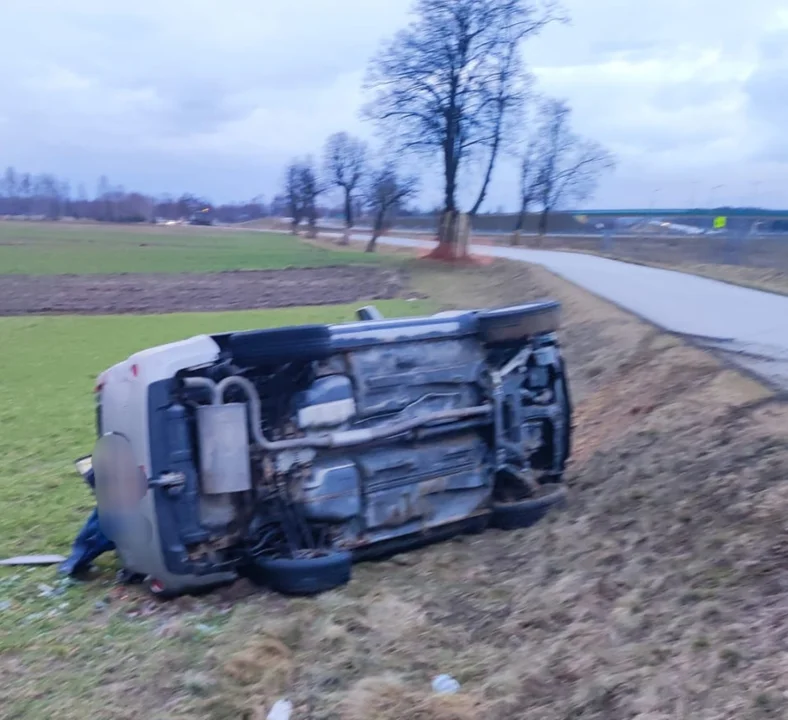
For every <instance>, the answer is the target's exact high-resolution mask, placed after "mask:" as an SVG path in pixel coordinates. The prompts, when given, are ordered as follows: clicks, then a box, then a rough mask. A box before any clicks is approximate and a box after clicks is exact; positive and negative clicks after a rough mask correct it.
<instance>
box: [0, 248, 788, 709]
mask: <svg viewBox="0 0 788 720" xmlns="http://www.w3.org/2000/svg"><path fill="white" fill-rule="evenodd" d="M42 247H43V246H42ZM329 252H330V251H329ZM349 255H350V253H349V252H348V253H347V254H346V252H345V251H343V252H342V253H341V256H342V258H343V260H344V259H345V258H347V257H348V256H349ZM406 269H407V275H408V277H409V278H410V280H411V282H412V285H413V289H414V290H416V291H418V292H419V293H423V294H425V295H428V296H429V297H430V300H428V301H418V302H406V301H386V302H380V303H378V304H379V306H380V307H381V309H382V310H383V311H384V313H385V314H387V315H395V314H404V313H421V312H425V311H432V310H433V309H438V308H449V307H483V306H490V305H501V304H514V303H518V302H522V301H525V300H528V299H533V298H537V297H544V296H546V295H548V296H553V297H557V298H558V299H560V300H561V301H562V303H563V305H564V310H565V312H564V323H563V328H562V331H561V339H562V342H563V344H564V347H565V352H566V357H567V360H568V367H569V371H570V378H571V382H572V388H573V395H574V400H575V404H576V426H577V430H576V434H575V442H574V445H575V450H574V459H573V461H572V465H571V467H570V469H569V473H568V485H569V487H570V490H571V495H572V496H571V499H570V502H569V505H568V507H567V509H566V510H564V511H562V512H559V513H554V514H553V515H551V517H549V518H548V519H547V520H546V521H544V522H542V523H540V524H539V525H537V526H535V527H533V528H530V529H528V530H523V531H517V532H513V533H503V532H496V531H488V532H486V533H485V534H483V535H481V536H478V537H472V538H459V539H457V540H456V541H455V542H447V543H442V544H440V545H437V546H433V547H429V548H426V549H424V550H420V551H417V552H413V553H410V554H408V555H406V556H402V557H397V558H394V559H392V560H389V561H386V562H382V563H365V564H361V565H358V566H356V567H355V568H354V571H353V580H352V581H351V583H350V584H349V585H348V586H347V587H344V588H342V589H340V590H338V591H335V592H331V593H327V594H325V595H322V596H320V597H318V598H314V599H287V598H283V597H281V596H278V595H274V594H271V593H267V592H264V591H261V590H258V589H252V588H251V587H250V586H248V585H247V584H245V583H243V582H240V583H236V585H235V586H233V587H232V588H229V589H227V590H220V591H217V592H214V593H212V594H210V595H208V596H205V597H200V598H183V599H179V600H178V601H175V602H172V603H157V602H155V601H152V600H151V599H150V598H149V597H148V596H147V595H146V594H145V593H144V592H142V591H139V590H136V589H127V588H123V587H115V586H113V583H112V569H113V567H114V560H113V558H112V556H109V557H107V558H104V559H102V560H101V563H100V572H99V574H98V576H97V578H96V579H94V580H93V581H92V582H89V583H86V584H79V583H67V582H61V581H59V580H58V579H57V576H56V575H55V573H54V571H53V570H52V569H51V568H47V569H29V570H24V569H13V568H12V569H0V678H1V680H0V717H2V718H3V719H4V720H5V719H6V718H9V719H12V718H13V719H14V720H28V719H29V720H38V718H45V717H54V718H58V720H72V719H73V720H77V719H80V720H81V719H82V718H85V717H90V718H93V717H95V718H102V719H103V718H107V719H112V720H136V719H137V718H153V719H156V720H165V719H166V720H185V719H186V718H189V719H190V720H192V719H194V718H199V719H201V720H237V719H238V718H242V719H243V720H264V718H265V717H266V715H267V713H268V709H269V708H270V706H271V704H272V703H273V702H274V701H275V700H276V699H277V698H279V697H282V696H283V695H286V696H288V697H289V698H290V699H292V700H293V702H294V704H295V706H296V707H295V711H294V713H293V720H305V719H307V718H308V719H309V720H370V719H371V718H374V719H375V720H402V719H403V718H414V719H415V720H477V719H478V718H480V717H484V718H485V719H486V720H511V719H512V718H518V719H519V718H522V720H581V719H582V720H619V719H621V720H623V718H633V719H634V718H637V719H638V720H668V719H669V718H670V719H676V720H679V719H682V720H694V719H695V718H699V719H700V718H703V719H704V720H771V719H773V718H780V717H788V675H786V672H785V658H786V655H785V647H786V646H788V626H786V624H785V623H784V621H783V620H784V618H785V617H786V615H787V614H788V601H786V596H785V588H786V587H788V567H786V563H785V558H786V557H788V548H787V547H786V542H785V540H784V530H785V517H786V515H788V491H786V485H785V482H784V478H785V477H786V475H788V409H786V406H785V404H784V403H781V402H779V401H778V400H776V399H775V398H773V397H771V396H770V393H769V392H768V391H767V390H766V389H764V388H763V387H761V386H759V385H758V384H757V383H754V382H753V381H751V380H749V379H746V378H743V377H741V376H740V375H738V374H736V373H734V372H731V371H729V370H727V369H726V368H724V367H723V366H721V365H720V364H719V363H718V362H717V361H716V360H715V359H714V358H713V357H711V356H710V355H708V354H705V353H702V352H700V351H697V350H694V349H692V348H689V347H687V346H685V345H683V344H682V343H681V342H680V341H679V340H678V339H676V338H673V337H669V336H666V335H664V334H662V333H660V332H658V331H656V330H655V329H654V328H652V327H650V326H648V325H645V324H643V323H641V322H639V321H638V320H636V319H635V318H633V317H632V316H630V315H628V314H626V313H623V312H621V311H619V310H617V309H615V308H613V307H612V306H610V305H609V304H607V303H605V302H602V301H600V300H599V299H597V298H594V297H593V296H590V295H589V294H588V293H585V292H583V291H581V290H579V289H578V288H576V287H573V286H571V285H569V284H568V283H565V282H563V281H561V280H559V279H557V278H555V277H554V276H552V275H550V274H549V273H547V272H546V271H544V270H542V269H540V268H533V267H528V266H526V265H521V264H508V263H502V262H496V263H494V264H493V265H491V266H489V267H484V268H464V269H449V268H447V267H446V266H444V265H436V264H434V263H428V262H424V261H421V262H407V264H406ZM354 307H355V306H342V307H337V306H333V307H321V308H296V309H290V310H275V311H265V312H261V311H256V312H243V313H223V314H186V315H164V316H156V317H144V318H142V317H135V316H130V317H128V316H127V317H80V318H78V317H56V318H55V317H52V318H39V317H20V318H0V348H2V351H0V427H2V433H0V554H4V553H6V552H8V553H16V552H21V551H25V552H28V551H29V552H33V551H43V552H65V551H66V550H67V547H68V544H69V542H70V541H71V539H72V537H73V534H74V532H75V531H76V530H77V529H78V528H79V526H80V524H81V523H82V522H83V520H84V518H85V515H86V513H87V512H88V511H89V510H90V508H91V506H92V499H91V496H90V494H89V492H88V490H87V489H86V488H85V487H84V485H83V484H82V483H81V481H80V480H79V479H78V478H77V477H76V476H75V475H74V473H73V470H72V467H71V462H72V460H73V458H74V457H75V456H76V455H78V454H80V453H82V452H89V451H90V448H91V445H92V442H93V408H92V406H91V401H92V398H91V389H92V384H93V380H94V378H95V375H96V373H97V372H98V371H100V370H101V369H103V368H104V367H106V366H107V365H109V364H110V363H112V362H114V361H116V360H118V359H121V358H124V357H126V356H127V355H128V354H129V353H131V352H133V351H134V350H136V349H139V348H143V347H147V346H150V345H153V344H156V343H160V342H165V341H168V340H171V339H176V338H178V337H184V336H188V335H192V334H195V333H200V332H211V331H214V330H221V329H236V328H237V329H243V328H247V327H254V326H259V325H270V324H289V323H295V322H311V321H331V320H341V319H349V318H350V316H351V313H352V310H353V309H354ZM438 673H450V674H452V675H453V676H454V677H456V678H457V679H458V680H459V681H460V683H461V684H462V691H461V692H460V693H458V694H457V695H453V696H439V695H436V694H434V693H432V692H431V691H430V680H431V678H432V677H434V675H437V674H438Z"/></svg>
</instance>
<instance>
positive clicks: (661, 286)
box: [359, 236, 788, 390]
mask: <svg viewBox="0 0 788 720" xmlns="http://www.w3.org/2000/svg"><path fill="white" fill-rule="evenodd" d="M359 239H364V236H359ZM378 242H380V243H385V244H389V245H398V246H408V247H425V248H429V247H434V243H430V242H425V241H423V240H415V239H411V238H396V237H382V238H380V239H379V241H378ZM471 251H472V252H473V253H474V254H476V255H490V256H495V257H503V258H507V259H510V260H520V261H522V262H530V263H535V264H538V265H543V266H544V267H546V268H547V269H548V270H551V271H552V272H554V273H555V274H556V275H560V276H561V277H563V278H565V279H567V280H569V281H571V282H573V283H575V284H576V285H580V286H581V287H584V288H586V289H587V290H590V291H591V292H593V293H595V294H596V295H599V296H601V297H603V298H606V299H608V300H610V301H612V302H614V303H616V304H617V305H619V306H621V307H623V308H626V309H627V310H630V311H632V312H634V313H636V314H638V315H640V316H641V317H643V318H645V319H647V320H650V321H651V322H653V323H654V324H655V325H658V326H660V327H662V328H665V329H666V330H669V331H671V332H675V333H681V334H683V335H690V336H693V337H694V339H695V340H696V341H698V342H700V343H701V344H703V345H705V346H707V347H709V348H711V349H714V350H717V351H720V352H722V353H724V354H725V355H726V356H727V357H728V358H729V359H730V360H731V361H733V362H734V363H736V364H738V365H740V366H742V367H744V368H746V369H748V370H750V371H752V372H754V373H756V374H757V375H759V376H761V377H762V378H764V379H765V380H767V381H769V382H771V383H772V384H774V385H777V386H780V387H782V388H784V389H786V390H788V297H785V296H782V295H775V294H772V293H768V292H762V291H759V290H750V289H748V288H743V287H738V286H735V285H730V284H727V283H723V282H718V281H716V280H709V279H707V278H702V277H698V276H696V275H689V274H687V273H681V272H674V271H671V270H661V269H658V268H650V267H645V266H642V265H633V264H631V263H625V262H619V261H617V260H608V259H607V258H600V257H596V256H593V255H583V254H580V253H569V252H555V251H550V250H525V249H521V248H510V247H498V246H488V245H473V246H472V249H471Z"/></svg>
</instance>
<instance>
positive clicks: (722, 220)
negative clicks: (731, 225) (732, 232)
mask: <svg viewBox="0 0 788 720" xmlns="http://www.w3.org/2000/svg"><path fill="white" fill-rule="evenodd" d="M727 226H728V218H726V217H722V216H720V217H715V218H714V229H715V230H724V229H725V228H726V227H727Z"/></svg>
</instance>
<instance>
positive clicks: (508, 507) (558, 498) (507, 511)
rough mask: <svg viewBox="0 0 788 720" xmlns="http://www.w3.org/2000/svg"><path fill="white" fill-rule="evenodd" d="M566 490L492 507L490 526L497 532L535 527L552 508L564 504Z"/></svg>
mask: <svg viewBox="0 0 788 720" xmlns="http://www.w3.org/2000/svg"><path fill="white" fill-rule="evenodd" d="M566 497H567V493H566V488H564V487H558V488H556V489H555V490H554V491H553V492H551V493H550V494H549V495H543V496H542V497H538V498H532V499H528V500H520V501H518V502H511V503H495V504H494V505H493V510H492V517H491V518H490V526H491V527H494V528H497V529H498V530H520V529H522V528H528V527H531V526H532V525H536V523H538V522H539V521H540V520H541V519H542V518H544V516H545V515H547V513H548V512H550V510H551V509H552V508H554V507H560V506H562V505H564V504H565V503H566Z"/></svg>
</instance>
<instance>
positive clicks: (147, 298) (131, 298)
mask: <svg viewBox="0 0 788 720" xmlns="http://www.w3.org/2000/svg"><path fill="white" fill-rule="evenodd" d="M406 284H407V282H406V279H405V278H404V277H403V276H402V274H401V272H399V271H398V270H397V269H393V268H379V267H369V266H351V265H348V266H337V267H323V268H313V269H291V270H244V271H237V272H221V273H205V274H181V275H167V274H128V275H48V276H30V275H0V315H27V314H38V315H42V314H85V315H87V314H122V313H162V312H187V311H189V312H197V311H221V310H246V309H254V308H277V307H296V306H302V305H332V304H343V303H350V302H355V301H357V300H361V299H365V300H386V299H392V298H396V297H401V295H402V293H403V291H404V289H405V287H406Z"/></svg>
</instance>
